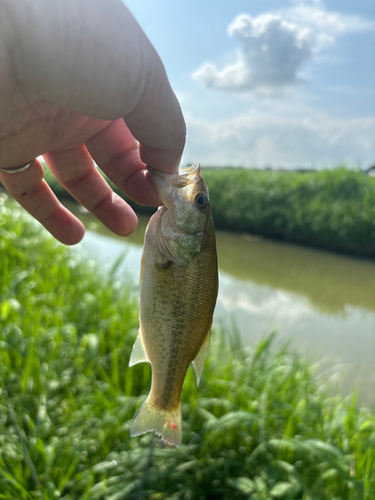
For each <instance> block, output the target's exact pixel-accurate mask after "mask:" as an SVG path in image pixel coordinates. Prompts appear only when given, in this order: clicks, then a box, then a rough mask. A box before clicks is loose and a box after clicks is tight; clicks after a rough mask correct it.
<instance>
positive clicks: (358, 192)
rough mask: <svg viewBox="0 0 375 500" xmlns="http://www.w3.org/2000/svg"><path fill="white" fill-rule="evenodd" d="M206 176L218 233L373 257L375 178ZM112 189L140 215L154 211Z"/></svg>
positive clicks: (350, 174)
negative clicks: (250, 236) (267, 238)
mask: <svg viewBox="0 0 375 500" xmlns="http://www.w3.org/2000/svg"><path fill="white" fill-rule="evenodd" d="M203 175H204V178H205V180H206V182H207V184H208V186H209V189H210V198H211V206H212V212H213V216H214V220H215V226H216V227H217V228H219V229H227V230H230V231H236V232H244V233H249V234H256V235H262V236H266V237H269V238H275V239H278V240H282V241H286V242H292V243H298V244H302V245H308V246H312V247H315V248H322V249H325V250H332V251H336V252H342V253H346V254H351V255H358V256H362V257H368V258H371V259H374V258H375V223H374V221H375V177H370V176H367V175H364V174H363V173H361V172H359V171H355V170H348V169H346V168H337V169H335V170H322V171H319V172H304V173H302V172H273V171H269V170H250V169H241V168H222V169H221V168H220V169H213V168H211V169H209V168H206V169H203ZM46 177H47V180H48V182H49V184H50V185H51V187H52V189H53V190H54V191H55V193H56V194H57V195H58V196H59V197H60V198H70V195H69V194H68V193H67V192H66V191H65V190H64V189H63V188H62V187H61V185H60V184H59V183H58V182H57V181H56V180H55V179H54V177H53V176H52V175H51V174H50V173H49V172H47V174H46ZM112 187H114V186H113V185H112ZM114 189H115V191H116V192H117V193H118V194H119V195H120V196H122V197H123V198H125V199H126V200H127V201H128V202H129V203H130V204H131V206H133V207H134V208H135V210H136V211H137V212H138V213H147V214H151V213H152V212H153V209H151V208H150V207H140V206H139V205H136V204H134V203H133V202H132V201H131V200H129V199H128V198H127V197H126V196H125V195H124V194H123V193H122V192H121V191H120V190H119V189H118V188H116V187H114Z"/></svg>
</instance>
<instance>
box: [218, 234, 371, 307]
mask: <svg viewBox="0 0 375 500" xmlns="http://www.w3.org/2000/svg"><path fill="white" fill-rule="evenodd" d="M217 240H218V256H219V262H220V269H221V270H222V271H225V272H226V273H228V274H230V275H231V276H234V277H236V278H238V279H240V280H251V281H252V282H253V283H257V284H259V285H266V286H268V287H271V288H272V289H280V290H285V291H288V292H292V293H294V294H297V295H299V296H302V297H306V298H307V299H308V300H309V302H310V304H311V305H312V306H313V307H314V308H315V309H316V310H318V311H321V312H323V313H330V314H339V315H342V316H345V314H346V308H347V306H355V307H361V308H362V309H365V310H367V311H375V263H374V262H371V261H366V260H360V259H354V258H350V257H345V256H341V255H338V254H333V253H332V254H330V253H327V252H322V251H318V250H313V249H310V248H303V247H299V246H295V245H288V244H286V243H279V242H275V241H271V240H266V239H263V238H260V237H255V236H250V235H236V234H232V233H225V232H220V233H218V236H217Z"/></svg>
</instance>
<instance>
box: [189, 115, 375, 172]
mask: <svg viewBox="0 0 375 500" xmlns="http://www.w3.org/2000/svg"><path fill="white" fill-rule="evenodd" d="M187 118H188V119H187V123H188V140H187V145H186V150H185V160H186V161H196V160H197V159H199V161H200V162H201V163H202V164H204V165H216V166H223V165H233V166H236V165H240V166H252V167H258V168H261V167H265V166H268V165H272V166H283V167H296V166H301V167H311V166H313V167H314V168H315V167H327V166H333V165H337V164H338V163H340V162H345V163H346V164H349V165H350V164H351V165H362V166H368V165H369V164H370V163H371V162H372V163H373V161H374V158H375V142H374V137H375V117H370V118H351V119H349V118H348V119H336V118H333V117H331V116H329V115H327V114H325V113H322V112H316V111H313V110H310V112H308V113H305V116H304V117H301V116H296V115H294V116H293V115H289V116H285V115H284V114H281V113H280V114H277V113H276V114H275V113H274V112H253V113H251V114H250V115H247V116H237V117H234V118H232V119H230V120H223V121H220V122H209V121H204V120H197V119H194V118H191V117H190V118H189V117H187Z"/></svg>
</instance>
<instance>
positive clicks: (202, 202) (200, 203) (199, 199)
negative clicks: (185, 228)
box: [194, 193, 208, 210]
mask: <svg viewBox="0 0 375 500" xmlns="http://www.w3.org/2000/svg"><path fill="white" fill-rule="evenodd" d="M194 203H195V206H196V207H197V208H198V209H199V210H204V209H205V208H206V207H207V205H208V196H207V195H206V194H204V193H198V194H197V196H196V197H195V200H194Z"/></svg>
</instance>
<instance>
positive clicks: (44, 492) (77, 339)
mask: <svg viewBox="0 0 375 500" xmlns="http://www.w3.org/2000/svg"><path fill="white" fill-rule="evenodd" d="M0 199H1V202H0V233H1V280H0V384H1V385H0V387H1V393H0V405H1V406H0V408H1V421H0V439H1V443H2V444H1V449H0V484H1V495H3V498H17V499H19V500H24V499H25V500H26V499H27V500H30V499H32V498H62V499H65V500H68V499H69V498H75V499H77V500H84V499H86V500H87V499H90V500H92V499H93V500H100V499H104V498H107V499H108V498H113V499H114V498H118V499H120V498H150V499H151V498H153V499H157V498H170V497H171V496H172V495H173V498H175V499H178V498H190V499H195V498H197V499H198V498H208V496H209V495H212V496H215V498H218V499H229V498H238V499H245V498H248V497H249V495H250V494H252V495H253V497H254V498H263V497H264V498H265V497H267V498H283V499H286V500H288V499H291V500H292V499H293V500H294V499H295V500H297V499H299V498H305V499H307V498H321V499H327V500H328V499H329V500H331V499H332V498H334V497H336V498H342V499H343V500H344V499H348V500H349V499H353V498H363V499H367V500H371V499H372V492H373V491H374V488H375V467H374V464H375V450H374V447H373V442H374V439H375V417H374V415H371V414H370V413H369V412H368V411H366V410H363V409H359V408H358V407H357V405H356V403H355V397H352V398H347V399H345V398H343V397H341V396H340V395H337V396H335V397H328V396H327V391H328V390H329V383H326V382H324V383H323V382H319V381H317V380H315V379H314V377H313V376H312V370H311V368H310V367H309V366H308V365H307V363H306V362H305V361H304V359H303V358H302V357H300V356H298V355H295V354H293V353H291V352H289V351H288V349H286V348H281V349H277V350H276V349H275V346H274V344H273V337H272V336H271V337H268V338H267V339H265V340H263V341H262V342H260V343H259V344H258V345H257V346H255V347H254V348H252V349H241V348H240V347H239V346H238V345H236V343H235V342H232V346H225V345H224V340H223V339H221V340H220V337H221V336H222V334H221V333H220V332H219V331H217V330H216V331H215V332H214V336H213V337H214V339H215V340H214V341H213V343H212V346H211V349H210V354H209V358H208V360H207V363H206V367H205V370H204V372H203V377H202V381H201V385H200V387H199V389H198V388H197V387H196V384H195V381H194V377H193V374H192V372H191V371H190V370H189V373H188V376H187V379H186V382H185V384H184V388H183V394H182V402H183V403H182V412H183V420H184V424H183V445H182V446H181V448H179V449H170V448H168V447H165V446H163V445H161V444H158V443H154V444H153V445H151V442H153V440H152V438H151V436H146V437H143V438H130V436H129V429H130V425H131V420H132V417H133V415H134V412H135V410H136V408H137V407H138V406H139V405H140V404H141V401H143V399H144V396H145V395H146V394H147V392H148V390H149V386H150V368H149V366H148V365H147V364H141V365H136V366H134V367H132V368H128V360H129V357H130V352H131V348H132V343H133V341H134V338H135V336H136V332H137V325H138V319H137V314H138V312H137V297H136V296H135V295H134V294H133V293H132V292H131V289H130V287H126V286H123V285H119V284H118V283H117V282H116V277H115V268H114V269H113V272H112V274H111V275H110V276H109V277H108V276H106V277H104V276H103V275H102V274H101V273H100V271H99V269H98V268H97V266H96V265H95V264H94V263H92V262H83V261H81V260H80V258H79V257H78V255H77V253H76V252H75V251H74V249H68V248H66V247H63V246H62V245H59V244H58V243H57V242H55V241H54V240H53V239H52V238H51V237H50V236H48V235H47V234H46V232H45V231H43V230H42V229H41V228H40V227H38V225H37V224H36V223H34V222H33V221H31V219H30V218H29V217H28V216H27V215H25V214H24V213H23V211H21V210H19V211H18V210H17V209H15V208H13V209H12V217H10V210H9V209H8V208H7V205H6V204H5V203H4V197H3V196H1V198H0ZM219 354H220V355H219ZM4 389H6V390H7V395H6V393H5V392H4ZM16 420H17V422H18V424H17V425H16V423H15V422H16ZM18 427H19V428H18ZM22 441H23V444H24V447H23V446H22ZM26 450H28V452H26ZM28 454H29V455H30V457H28Z"/></svg>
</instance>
